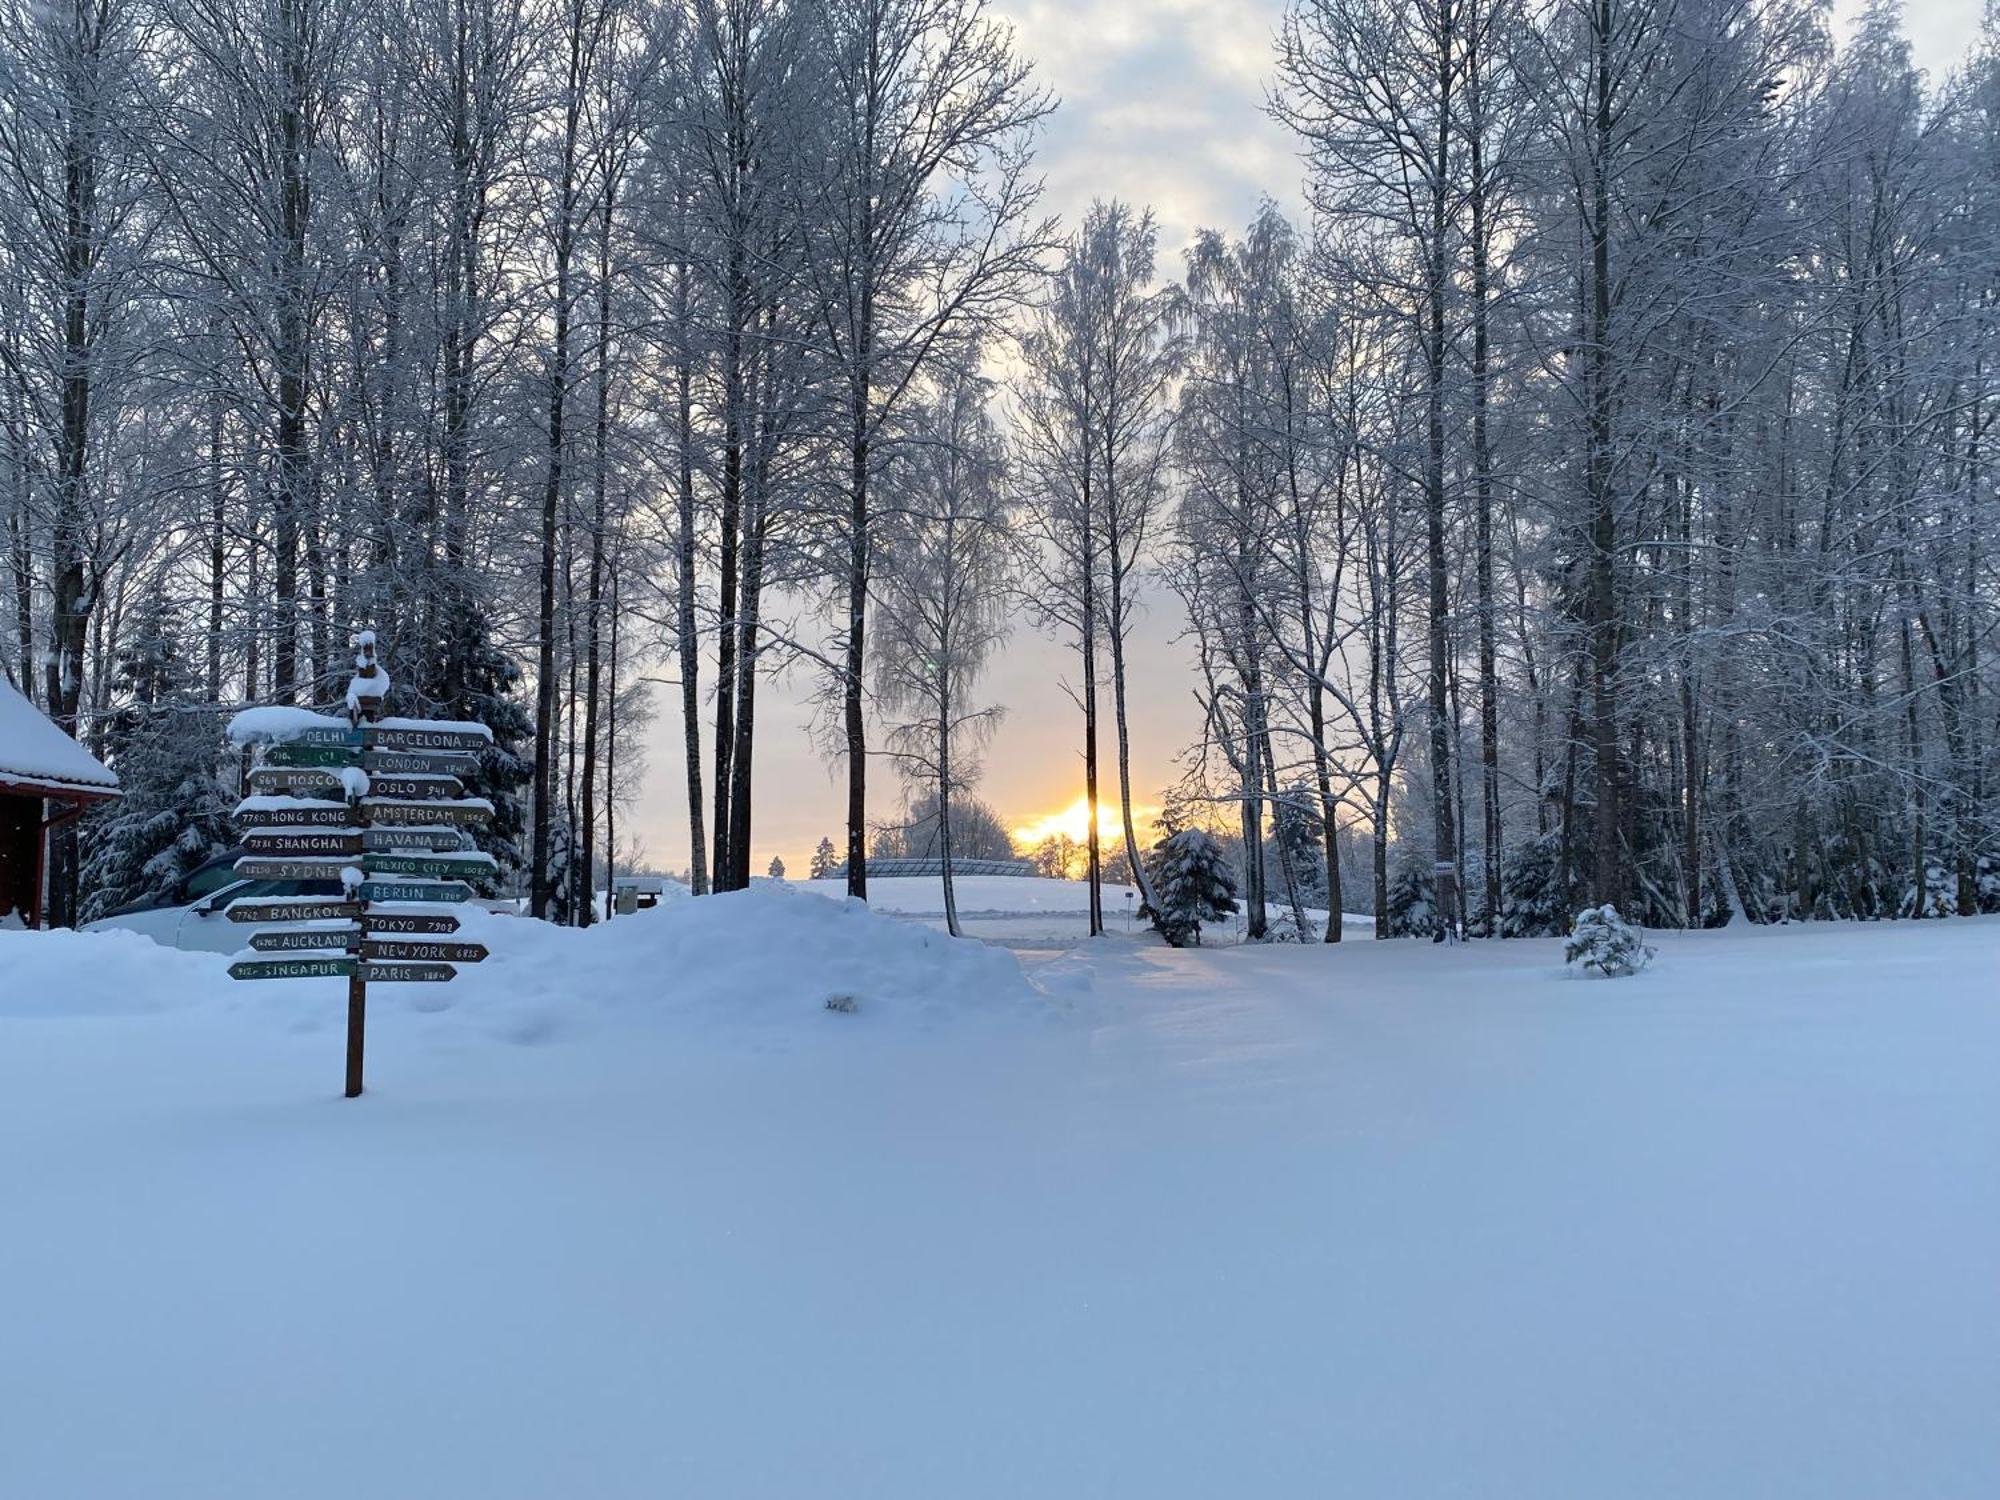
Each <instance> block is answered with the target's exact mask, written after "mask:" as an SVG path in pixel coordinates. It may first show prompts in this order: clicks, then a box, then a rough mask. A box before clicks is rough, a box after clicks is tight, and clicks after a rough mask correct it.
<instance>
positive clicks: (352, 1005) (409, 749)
mask: <svg viewBox="0 0 2000 1500" xmlns="http://www.w3.org/2000/svg"><path fill="white" fill-rule="evenodd" d="M354 647H355V657H354V668H355V671H354V678H353V680H352V681H351V682H350V683H349V684H348V688H347V698H346V705H345V707H346V714H345V717H344V718H339V717H335V716H334V715H332V714H322V713H314V712H310V711H307V710H301V709H294V708H251V709H245V710H244V711H243V712H241V713H239V714H237V715H236V716H235V718H234V719H232V720H231V721H230V726H229V733H230V738H231V739H232V740H234V741H235V742H236V743H237V744H239V745H243V746H246V747H250V748H253V749H254V750H255V751H256V752H257V764H256V765H255V766H253V767H252V768H251V770H250V776H249V781H250V788H251V795H250V796H248V797H245V798H244V799H243V801H242V802H241V804H240V805H239V806H238V807H237V809H236V817H237V822H238V824H239V825H240V827H241V829H242V831H243V847H244V850H245V853H244V856H243V858H241V859H239V860H237V861H236V873H237V874H238V875H240V876H242V877H243V878H244V879H246V880H270V881H300V882H313V883H320V882H325V883H326V886H325V889H327V890H328V891H329V894H327V895H324V896H318V895H312V896H291V897H286V896H273V897H268V898H256V899H249V900H242V901H235V902H232V903H231V904H230V906H229V908H228V915H229V920H230V921H232V922H243V923H271V924H276V925H274V926H272V927H271V928H269V929H268V930H266V931H262V932H255V933H252V934H250V938H249V946H250V948H251V950H252V951H253V952H257V953H271V954H277V955H280V956H278V957H273V958H243V959H239V960H237V961H236V962H235V963H233V964H231V965H230V966H229V974H230V977H231V978H233V979H335V978H345V979H346V980H347V1084H346V1093H347V1097H348V1098H350V1099H352V1098H354V1097H355V1096H356V1095H358V1094H359V1093H360V1092H361V1090H362V1071H363V1066H362V1065H363V1051H364V1044H365V1043H364V1039H365V1035H366V1026H367V1005H368V986H369V984H370V983H371V982H372V983H378V984H379V983H385V982H393V983H405V984H441V983H444V982H446V981H448V980H450V979H453V978H455V977H456V976H457V973H458V970H457V969H456V968H455V967H454V965H457V964H476V963H479V962H481V961H482V960H484V959H485V958H486V957H487V950H486V947H485V945H484V944H481V943H472V942H457V941H450V940H449V937H450V934H452V933H455V932H457V931H458V928H459V921H458V918H457V917H456V916H453V915H452V914H451V913H449V912H433V911H424V910H422V909H421V908H423V907H426V906H434V905H462V904H463V903H465V902H467V901H470V900H471V899H472V887H471V886H469V885H468V884H466V881H467V880H477V879H482V878H487V877H491V876H492V875H494V874H496V873H497V870H498V867H497V865H496V863H495V861H494V859H493V857H492V856H491V855H490V854H486V853H483V852H481V851H480V850H478V849H475V848H472V847H469V845H470V843H471V839H470V836H469V830H471V829H475V828H478V827H481V826H483V825H484V824H485V823H486V822H487V821H488V820H489V819H491V817H492V816H493V805H492V803H490V802H488V801H486V800H485V799H484V798H481V797H468V796H467V795H466V785H465V778H467V777H471V776H475V775H477V773H478V769H479V752H481V751H483V750H485V749H487V748H488V747H490V746H491V745H492V743H493V735H492V732H491V731H490V730H488V729H487V728H486V726H485V725H483V724H475V723H467V722H461V721H448V720H430V719H396V718H384V717H383V714H382V709H383V706H384V703H385V700H386V699H387V697H388V694H389V687H390V684H389V674H388V673H387V672H386V671H385V670H384V669H383V667H382V664H381V662H380V661H379V660H378V659H377V657H376V654H375V635H374V632H373V631H362V632H361V633H360V634H358V635H356V636H355V637H354ZM335 889H338V890H339V891H341V892H343V893H344V894H341V895H335V894H331V892H332V891H333V890H335ZM385 904H386V909H385ZM411 907H416V908H419V909H418V910H414V911H413V910H410V908H411ZM308 923H334V924H338V925H328V926H308V925H303V924H308Z"/></svg>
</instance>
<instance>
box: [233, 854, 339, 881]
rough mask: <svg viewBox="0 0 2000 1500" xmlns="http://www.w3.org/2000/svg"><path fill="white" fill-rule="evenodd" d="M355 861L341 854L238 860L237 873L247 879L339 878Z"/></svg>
mask: <svg viewBox="0 0 2000 1500" xmlns="http://www.w3.org/2000/svg"><path fill="white" fill-rule="evenodd" d="M353 863H354V862H353V861H352V860H351V859H345V858H342V857H341V856H340V855H337V854H336V855H330V856H328V857H326V858H324V859H310V858H306V859H263V858H256V857H252V858H248V859H239V860H237V861H236V873H237V874H238V875H240V876H242V877H243V878H244V879H245V880H338V879H340V872H341V871H342V870H344V869H347V868H348V867H349V866H351V865H352V864H353Z"/></svg>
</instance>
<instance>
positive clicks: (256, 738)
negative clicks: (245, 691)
mask: <svg viewBox="0 0 2000 1500" xmlns="http://www.w3.org/2000/svg"><path fill="white" fill-rule="evenodd" d="M351 728H353V726H352V725H351V724H349V723H348V722H347V720H346V719H345V718H343V717H341V716H340V715H337V714H323V713H318V712H315V711H314V710H312V709H310V708H287V707H285V706H284V705H282V704H266V705H265V706H263V707H261V708H243V709H238V710H237V711H236V712H235V713H233V714H231V715H230V716H229V742H230V743H231V744H233V745H274V744H279V743H282V742H283V741H285V740H289V739H292V738H294V737H295V736H297V735H301V734H304V733H305V732H306V731H307V730H312V729H326V730H333V731H335V732H336V733H339V734H346V733H347V732H348V730H350V729H351Z"/></svg>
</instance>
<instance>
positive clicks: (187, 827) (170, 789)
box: [82, 584, 236, 921]
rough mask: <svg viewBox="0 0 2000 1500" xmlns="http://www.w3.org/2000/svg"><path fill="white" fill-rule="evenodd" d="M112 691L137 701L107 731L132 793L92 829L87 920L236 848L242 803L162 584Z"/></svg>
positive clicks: (109, 751)
mask: <svg viewBox="0 0 2000 1500" xmlns="http://www.w3.org/2000/svg"><path fill="white" fill-rule="evenodd" d="M116 673H117V675H116V677H115V679H114V686H115V688H116V690H117V692H118V693H119V694H120V695H121V696H123V697H126V698H127V699H128V700H129V701H128V702H127V703H126V705H125V706H124V707H123V708H121V709H120V710H119V711H118V713H117V714H116V715H115V716H114V717H113V719H112V720H111V723H110V725H109V727H108V728H107V729H106V732H105V755H106V759H107V760H108V761H109V763H110V766H111V768H112V769H113V770H114V771H116V772H117V773H118V780H119V784H120V785H121V786H122V787H123V788H124V792H125V795H124V796H123V797H121V798H119V799H118V800H117V801H115V802H109V803H106V804H104V805H103V806H102V807H101V808H99V809H98V810H97V811H96V812H95V813H93V814H92V816H91V818H90V820H89V822H88V824H87V826H86V828H85V830H84V866H83V878H82V887H83V899H84V907H83V913H82V915H83V919H84V920H85V921H89V920H91V919H93V918H95V917H100V916H102V915H104V913H106V912H108V911H114V910H116V909H117V908H119V907H121V906H129V905H131V904H132V903H134V902H138V901H146V900H151V899H154V898H156V897H158V896H161V895H163V894H164V893H166V892H167V891H169V890H171V889H173V887H174V886H175V885H177V884H178V883H179V882H180V880H181V879H182V877H184V876H185V875H187V874H188V872H189V871H191V870H193V869H195V868H196V867H197V866H199V865H201V864H203V863H205V862H206V861H208V860H210V859H212V858H214V857H215V856H216V855H217V854H219V853H221V852H222V851H223V850H225V849H228V848H229V847H230V845H231V844H232V843H233V842H234V835H233V833H232V830H231V825H230V813H231V810H232V808H233V807H234V805H235V800H236V799H235V797H234V795H233V794H232V792H231V791H230V788H229V786H228V785H227V784H226V782H225V780H224V778H223V776H222V775H221V774H220V772H219V768H220V766H221V762H222V735H221V721H220V719H219V717H218V716H217V715H216V714H215V713H214V711H213V710H212V707H211V706H210V705H207V704H204V703H202V702H200V701H199V698H198V691H199V682H198V676H197V674H196V672H195V671H194V670H193V668H192V667H191V666H190V665H189V663H188V662H187V660H186V659H185V657H184V656H183V655H182V652H181V646H180V640H179V636H178V632H177V631H176V629H175V624H174V618H173V609H172V606H171V605H170V604H169V602H168V600H167V597H166V594H165V591H164V589H163V588H161V587H160V586H158V585H157V584H156V585H155V586H154V587H153V588H152V589H151V590H150V591H149V592H148V593H147V594H146V596H145V598H144V599H143V601H142V602H141V604H140V606H139V609H138V612H137V616H136V619H135V622H134V625H133V628H132V631H131V634H130V636H129V637H128V639H127V642H126V644H125V646H124V647H123V648H122V649H121V650H120V652H119V654H118V661H117V668H116Z"/></svg>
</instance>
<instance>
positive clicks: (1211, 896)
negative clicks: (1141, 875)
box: [1147, 828, 1236, 948]
mask: <svg viewBox="0 0 2000 1500" xmlns="http://www.w3.org/2000/svg"><path fill="white" fill-rule="evenodd" d="M1153 892H1154V898H1155V899H1156V900H1157V901H1158V903H1159V909H1158V910H1157V911H1150V912H1148V913H1147V915H1148V916H1149V917H1151V918H1152V921H1153V925H1154V926H1155V927H1157V928H1159V930H1160V936H1162V937H1164V938H1165V939H1166V940H1167V941H1168V942H1169V943H1171V944H1172V945H1173V946H1174V947H1176V948H1185V947H1186V946H1187V945H1188V944H1189V943H1193V944H1194V945H1195V946H1196V947H1199V946H1200V945H1201V924H1202V923H1204V922H1219V921H1221V920H1222V919H1223V918H1224V917H1227V916H1230V915H1232V914H1233V913H1234V912H1235V910H1236V872H1235V871H1234V870H1232V869H1231V868H1230V867H1229V860H1228V859H1227V857H1225V856H1224V854H1223V852H1222V846H1221V845H1220V844H1218V843H1216V841H1215V840H1214V839H1212V838H1210V837H1209V836H1208V835H1207V834H1205V833H1203V832H1202V831H1201V830H1200V829H1199V828H1183V829H1182V830H1181V831H1180V832H1179V833H1170V834H1168V835H1167V836H1166V837H1165V838H1163V839H1161V840H1160V841H1159V842H1158V843H1157V844H1155V845H1154V846H1153Z"/></svg>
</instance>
